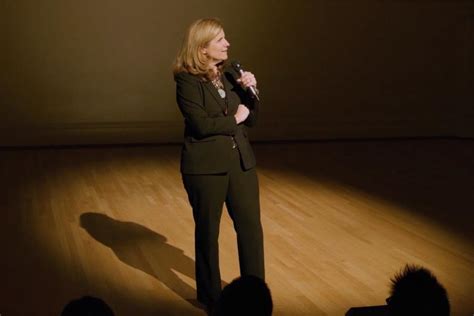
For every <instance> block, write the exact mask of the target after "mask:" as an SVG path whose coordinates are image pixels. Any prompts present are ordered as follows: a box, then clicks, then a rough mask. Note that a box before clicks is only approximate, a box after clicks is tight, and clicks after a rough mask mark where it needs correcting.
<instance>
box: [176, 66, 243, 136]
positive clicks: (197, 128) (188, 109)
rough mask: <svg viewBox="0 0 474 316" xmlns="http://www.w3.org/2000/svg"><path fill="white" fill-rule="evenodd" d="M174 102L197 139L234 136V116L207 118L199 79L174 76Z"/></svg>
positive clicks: (235, 126) (235, 123)
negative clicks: (213, 136)
mask: <svg viewBox="0 0 474 316" xmlns="http://www.w3.org/2000/svg"><path fill="white" fill-rule="evenodd" d="M175 81H176V100H177V103H178V106H179V109H180V110H181V113H182V114H183V117H184V119H185V122H186V124H187V125H188V126H189V127H190V128H191V130H192V132H193V134H194V135H195V136H196V137H197V138H204V137H207V136H212V135H235V133H236V131H237V122H236V121H235V118H234V116H222V117H209V115H208V113H207V112H206V110H205V104H204V101H203V100H204V98H203V91H202V89H201V85H200V82H199V79H198V78H197V77H195V76H193V75H190V74H187V73H179V74H176V75H175Z"/></svg>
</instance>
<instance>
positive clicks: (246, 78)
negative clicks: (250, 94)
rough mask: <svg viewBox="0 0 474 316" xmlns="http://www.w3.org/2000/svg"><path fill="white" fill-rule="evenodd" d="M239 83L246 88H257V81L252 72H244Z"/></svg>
mask: <svg viewBox="0 0 474 316" xmlns="http://www.w3.org/2000/svg"><path fill="white" fill-rule="evenodd" d="M237 81H238V82H240V84H241V85H242V86H243V87H245V88H248V87H256V86H257V79H255V76H254V75H253V73H251V72H250V71H244V72H243V73H242V76H241V77H240V78H239V79H238V80H237Z"/></svg>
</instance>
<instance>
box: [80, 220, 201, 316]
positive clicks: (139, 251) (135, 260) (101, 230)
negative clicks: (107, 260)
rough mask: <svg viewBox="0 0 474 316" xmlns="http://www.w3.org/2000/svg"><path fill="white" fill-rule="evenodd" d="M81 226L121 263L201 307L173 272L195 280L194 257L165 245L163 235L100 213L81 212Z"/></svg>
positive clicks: (192, 291)
mask: <svg viewBox="0 0 474 316" xmlns="http://www.w3.org/2000/svg"><path fill="white" fill-rule="evenodd" d="M80 225H81V227H82V228H84V229H85V230H86V231H87V232H88V233H89V234H90V235H91V236H92V237H93V238H94V239H95V240H97V241H98V242H100V243H101V244H103V245H105V246H107V247H109V248H110V249H112V251H113V252H114V253H115V255H116V256H117V258H119V259H120V260H121V261H122V262H124V263H126V264H127V265H129V266H131V267H133V268H135V269H138V270H141V271H143V272H145V273H147V274H149V275H151V276H153V277H154V278H156V279H158V280H159V281H160V282H162V283H163V284H164V285H165V286H166V287H168V288H169V289H170V290H172V291H173V292H174V293H176V294H177V295H178V296H180V297H182V298H183V299H185V300H187V301H188V302H189V303H190V304H192V305H194V306H196V307H198V308H201V309H202V308H203V307H202V306H201V305H199V303H198V302H197V301H196V300H195V299H194V298H195V297H196V290H195V289H194V288H192V287H191V286H189V285H188V284H186V283H185V282H183V281H182V280H181V279H180V278H179V277H178V276H177V275H176V273H175V272H174V271H178V272H179V273H181V274H183V275H185V276H187V277H189V278H191V279H193V280H194V279H195V277H194V260H193V259H191V258H189V257H188V256H186V255H185V254H184V253H183V251H182V250H181V249H178V248H176V247H174V246H172V245H170V244H168V243H167V239H166V237H165V236H163V235H161V234H159V233H156V232H154V231H152V230H150V229H148V228H146V227H144V226H142V225H139V224H136V223H132V222H122V221H118V220H115V219H113V218H111V217H109V216H107V215H105V214H100V213H83V214H81V216H80Z"/></svg>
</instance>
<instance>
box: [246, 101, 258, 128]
mask: <svg viewBox="0 0 474 316" xmlns="http://www.w3.org/2000/svg"><path fill="white" fill-rule="evenodd" d="M245 105H246V106H247V107H248V108H249V110H250V113H249V116H248V117H247V119H246V120H245V121H244V124H245V125H246V126H248V127H254V126H255V125H257V120H258V108H259V105H260V101H259V100H257V99H256V98H252V97H248V98H247V101H246V102H245Z"/></svg>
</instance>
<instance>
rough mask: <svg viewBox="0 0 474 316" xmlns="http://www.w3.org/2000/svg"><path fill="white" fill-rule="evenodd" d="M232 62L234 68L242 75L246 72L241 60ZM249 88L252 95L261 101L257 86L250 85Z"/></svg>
mask: <svg viewBox="0 0 474 316" xmlns="http://www.w3.org/2000/svg"><path fill="white" fill-rule="evenodd" d="M230 64H231V65H232V67H233V68H234V70H235V71H237V72H238V73H239V74H240V75H242V74H243V73H244V70H243V69H242V66H241V65H240V62H238V61H237V60H234V61H233V62H231V63H230ZM248 90H249V91H250V93H251V94H252V97H254V98H255V99H257V100H258V101H260V99H259V97H258V92H257V88H255V87H254V86H250V87H248Z"/></svg>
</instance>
